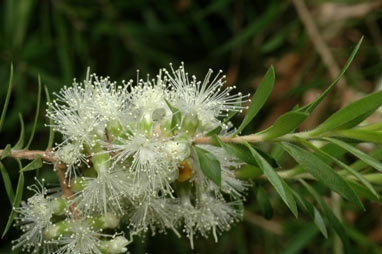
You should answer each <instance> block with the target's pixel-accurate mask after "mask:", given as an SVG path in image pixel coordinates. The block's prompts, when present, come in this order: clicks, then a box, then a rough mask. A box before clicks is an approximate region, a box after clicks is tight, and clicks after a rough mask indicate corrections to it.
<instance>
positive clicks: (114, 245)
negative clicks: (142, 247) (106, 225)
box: [99, 236, 129, 254]
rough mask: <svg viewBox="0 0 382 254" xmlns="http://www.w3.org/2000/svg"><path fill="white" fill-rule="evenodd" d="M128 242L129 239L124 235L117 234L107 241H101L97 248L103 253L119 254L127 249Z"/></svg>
mask: <svg viewBox="0 0 382 254" xmlns="http://www.w3.org/2000/svg"><path fill="white" fill-rule="evenodd" d="M128 244H129V241H128V240H127V239H126V238H125V237H124V236H117V237H115V238H113V239H111V240H109V241H106V240H104V241H102V242H101V244H100V246H99V248H100V249H101V251H102V253H105V254H106V253H108V254H119V253H125V252H126V251H127V248H126V246H127V245H128Z"/></svg>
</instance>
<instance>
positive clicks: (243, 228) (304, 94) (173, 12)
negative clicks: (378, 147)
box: [0, 0, 382, 254]
mask: <svg viewBox="0 0 382 254" xmlns="http://www.w3.org/2000/svg"><path fill="white" fill-rule="evenodd" d="M301 2H302V3H304V2H303V1H301V0H293V1H284V0H270V1H249V0H214V1H200V0H173V1H162V0H157V1H149V0H113V1H112V0H97V1H96V0H88V1H84V0H65V1H64V0H39V1H38V0H2V1H1V4H0V13H1V14H0V20H1V23H0V101H1V105H2V102H3V101H4V98H5V94H6V89H7V83H8V79H9V73H10V71H9V70H10V65H11V63H13V66H14V79H13V81H14V82H13V90H12V97H11V102H10V106H9V110H8V113H7V117H6V122H5V125H4V127H3V130H2V133H1V139H0V145H1V146H0V147H1V148H4V147H5V145H6V144H9V143H11V144H15V143H16V142H17V139H18V136H19V132H20V130H19V129H20V127H19V119H18V112H20V113H22V115H23V117H24V121H25V124H26V133H27V134H28V133H30V131H31V128H32V123H33V118H34V111H35V107H36V106H35V105H36V97H37V76H38V74H40V75H41V80H42V83H43V85H46V86H47V88H48V89H49V91H50V92H54V91H58V90H59V89H60V88H61V87H62V86H64V85H70V84H71V82H72V80H73V78H74V77H77V79H78V80H82V79H83V78H84V76H85V72H86V68H87V66H90V67H91V71H92V72H96V73H97V74H99V75H103V76H110V77H111V79H112V80H116V81H118V82H120V81H121V80H123V79H126V80H127V79H135V77H136V75H137V74H136V69H140V70H141V71H140V75H141V77H145V75H146V73H151V76H152V77H154V75H156V73H157V72H158V69H159V68H163V67H168V64H169V63H170V62H172V63H174V65H175V66H177V65H179V64H180V62H181V61H184V62H185V64H186V69H187V70H188V72H189V73H194V74H196V76H197V77H198V78H199V79H202V78H203V77H204V75H205V73H206V72H207V70H208V68H212V69H214V70H216V71H217V70H219V69H222V70H223V71H224V72H225V73H226V74H227V84H228V85H232V84H235V85H236V86H237V87H238V91H241V92H243V93H248V92H250V93H253V91H254V90H255V89H256V86H257V84H258V81H259V80H260V79H261V77H262V75H263V74H264V73H265V70H266V69H267V68H268V67H269V66H270V65H271V64H273V65H274V66H275V69H276V83H275V89H274V91H273V93H272V95H271V97H270V100H269V101H268V102H267V104H266V107H265V108H264V109H263V110H262V112H261V114H260V115H259V116H258V117H257V118H256V120H255V121H254V123H253V124H252V125H251V126H249V127H248V128H247V129H246V132H247V133H250V132H253V131H255V130H260V129H264V128H265V127H267V126H269V125H270V124H271V123H272V122H273V121H274V120H275V118H276V117H277V116H279V115H281V114H282V113H283V112H286V111H287V110H289V109H291V108H292V107H293V106H294V105H296V104H300V105H302V104H305V103H307V102H309V101H311V100H312V98H314V96H316V95H317V93H318V92H319V91H321V90H323V89H324V88H325V87H326V86H327V85H328V84H329V83H330V82H331V81H332V80H333V79H334V78H333V75H331V72H332V73H333V71H334V72H335V71H336V70H335V68H334V70H333V67H335V66H336V65H337V66H340V67H341V66H342V65H343V64H344V62H345V61H346V59H347V57H348V55H349V54H350V52H351V49H352V48H353V47H354V46H355V44H356V43H357V42H358V40H359V39H360V37H361V36H364V37H365V39H364V42H363V44H362V46H361V49H360V50H359V53H358V55H357V56H356V58H355V60H354V61H353V64H352V65H351V67H350V69H349V70H348V72H347V73H346V75H345V80H346V81H345V82H342V84H340V86H339V87H338V89H337V90H336V91H334V92H333V93H332V94H331V97H330V98H329V99H327V100H325V102H324V103H323V105H322V106H320V107H319V108H318V109H317V110H316V113H315V114H313V115H312V116H311V117H310V118H309V119H308V121H306V123H305V124H304V127H303V128H305V129H309V128H311V127H312V126H315V125H316V124H317V123H318V122H319V121H321V120H322V119H324V118H325V117H326V116H328V115H329V114H330V112H333V111H334V110H336V109H338V108H339V107H340V106H341V105H344V104H346V103H348V102H349V101H352V100H355V99H356V98H358V97H359V96H361V95H362V94H365V93H369V92H371V91H373V90H377V89H381V87H382V83H381V82H382V81H381V75H382V30H381V29H382V2H381V1H380V0H370V1H363V0H335V1H326V0H311V1H307V2H306V3H305V4H306V5H307V6H306V7H307V10H308V12H307V13H305V15H308V18H310V19H312V20H313V21H314V24H315V28H317V29H318V33H319V36H320V38H315V37H314V35H313V36H312V35H311V34H309V33H308V30H309V29H311V27H309V25H306V24H304V23H303V22H302V18H303V15H302V14H301V13H299V12H297V11H296V7H297V5H298V3H301ZM319 39H322V40H323V41H324V44H325V45H324V46H326V47H327V49H329V54H330V56H331V58H332V59H333V60H334V65H333V63H332V65H330V64H329V65H328V64H325V62H324V61H323V59H322V55H320V54H319V53H318V52H319V51H318V48H317V47H316V46H315V44H313V43H312V42H313V41H316V42H317V40H319ZM43 101H44V100H43ZM43 105H44V104H43ZM44 110H45V109H44ZM44 110H41V112H40V116H39V120H40V121H39V124H38V125H37V133H36V135H35V139H34V142H33V143H32V146H31V149H44V147H45V146H46V143H47V140H48V129H47V128H45V127H44V124H45V123H46V122H47V120H46V118H45V116H44V114H45V112H44ZM240 117H241V116H238V117H236V119H235V120H234V122H235V121H238V122H239V121H240ZM375 119H379V120H380V119H381V116H378V115H377V116H375ZM5 163H6V164H7V168H8V169H12V168H14V169H15V170H14V171H13V172H12V170H9V171H10V172H9V174H10V176H11V180H12V182H13V183H14V185H16V183H17V172H16V171H17V164H16V163H14V162H12V160H9V161H7V160H6V161H5ZM50 168H51V167H49V165H47V166H45V169H43V170H41V172H40V175H44V176H45V177H47V178H48V181H54V180H49V179H54V175H51V174H50V173H49V172H50V171H49V170H50ZM33 176H34V173H33V172H32V173H27V174H26V177H27V179H26V181H27V182H26V184H29V183H31V182H32V181H33ZM264 183H265V182H261V181H260V182H257V184H258V185H262V184H264ZM269 187H270V186H269V185H264V188H265V191H266V192H267V194H268V195H269V196H270V200H271V203H272V206H273V217H272V219H271V220H266V219H264V218H263V217H261V215H260V214H261V211H260V210H259V207H258V206H257V201H256V195H255V192H254V191H253V190H250V191H249V195H248V200H247V203H246V208H247V212H246V215H245V219H244V222H242V223H239V224H237V225H236V226H235V227H234V228H233V229H232V230H231V231H230V232H227V233H225V234H224V235H223V236H222V237H221V238H220V240H219V243H217V244H216V243H214V242H213V240H212V239H211V240H204V239H199V240H197V243H196V248H195V250H194V251H193V252H195V253H210V252H213V253H240V254H244V253H288V254H291V253H332V252H333V249H335V246H333V243H334V242H335V241H334V240H333V239H334V233H333V232H331V233H330V234H329V237H328V239H325V238H324V237H323V236H322V235H320V234H319V231H318V229H316V228H315V227H314V225H313V222H312V221H311V220H310V219H309V218H307V217H305V216H304V215H300V217H299V219H297V220H296V219H295V218H294V217H293V215H292V214H291V213H290V212H289V211H288V210H287V208H286V206H285V205H283V204H282V202H281V201H280V199H279V198H278V197H277V195H276V194H275V193H274V190H273V189H272V188H269ZM295 187H296V188H298V186H295ZM323 194H326V196H329V194H328V193H324V192H323ZM26 196H28V192H26V193H25V195H24V199H25V198H26ZM0 202H1V207H2V209H1V210H0V228H1V229H3V228H4V226H5V224H6V221H7V218H8V214H9V212H10V210H11V207H10V204H9V202H8V200H7V197H6V194H5V191H4V188H3V186H2V185H0ZM365 206H366V209H367V211H366V212H363V211H360V210H357V209H356V208H355V207H354V206H352V205H349V206H348V205H346V204H344V207H343V218H342V220H344V221H345V223H346V225H347V230H348V233H349V235H350V238H351V241H352V246H353V252H352V253H382V248H381V243H382V208H381V206H380V205H378V204H376V203H371V202H367V203H366V204H365ZM17 234H19V232H17V231H16V230H14V229H12V230H11V231H10V232H9V234H8V235H7V236H6V237H5V238H4V239H2V240H1V243H0V253H11V251H10V241H11V240H12V239H13V238H15V237H16V235H17ZM129 249H130V251H131V253H146V252H148V253H168V252H172V253H191V252H192V251H191V250H190V247H189V244H188V242H187V240H186V239H178V238H177V237H176V236H175V235H174V234H173V233H169V234H168V235H160V236H155V237H151V236H150V235H148V236H147V237H146V238H145V239H144V240H143V241H141V240H137V241H135V243H134V244H133V245H132V246H130V248H129Z"/></svg>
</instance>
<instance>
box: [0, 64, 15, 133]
mask: <svg viewBox="0 0 382 254" xmlns="http://www.w3.org/2000/svg"><path fill="white" fill-rule="evenodd" d="M12 84H13V64H11V73H10V75H9V84H8V90H7V95H6V97H5V101H4V106H3V111H2V112H1V117H0V131H1V129H2V128H3V124H4V120H5V115H6V114H7V109H8V104H9V99H10V98H11V93H12Z"/></svg>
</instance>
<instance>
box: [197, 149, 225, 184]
mask: <svg viewBox="0 0 382 254" xmlns="http://www.w3.org/2000/svg"><path fill="white" fill-rule="evenodd" d="M193 148H194V151H195V154H196V156H197V158H198V161H199V165H200V169H201V170H202V172H203V174H204V175H205V176H206V177H208V178H209V179H210V180H211V181H212V182H214V183H215V184H216V185H217V186H219V187H220V186H221V177H222V174H221V168H220V162H219V160H218V159H217V158H216V157H215V155H213V154H212V153H210V152H208V151H207V150H204V149H202V148H200V147H197V146H193Z"/></svg>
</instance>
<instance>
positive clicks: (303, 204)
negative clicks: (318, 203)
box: [292, 190, 328, 238]
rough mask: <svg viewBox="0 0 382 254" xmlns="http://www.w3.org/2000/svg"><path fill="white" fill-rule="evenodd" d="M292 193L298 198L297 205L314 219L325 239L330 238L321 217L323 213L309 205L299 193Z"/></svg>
mask: <svg viewBox="0 0 382 254" xmlns="http://www.w3.org/2000/svg"><path fill="white" fill-rule="evenodd" d="M292 192H293V195H294V196H295V197H296V200H297V203H298V204H299V205H300V207H301V208H302V209H303V210H304V211H305V213H307V214H308V215H309V216H310V217H311V218H312V219H313V222H314V224H315V225H316V226H317V228H318V229H319V230H320V232H321V234H322V235H323V236H324V237H325V238H328V231H327V229H326V225H325V222H324V220H323V218H322V216H321V213H320V212H319V211H318V210H317V208H316V207H315V206H313V205H312V204H311V203H309V202H308V201H307V200H306V199H304V198H302V197H301V196H300V194H299V193H298V192H296V191H293V190H292Z"/></svg>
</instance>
